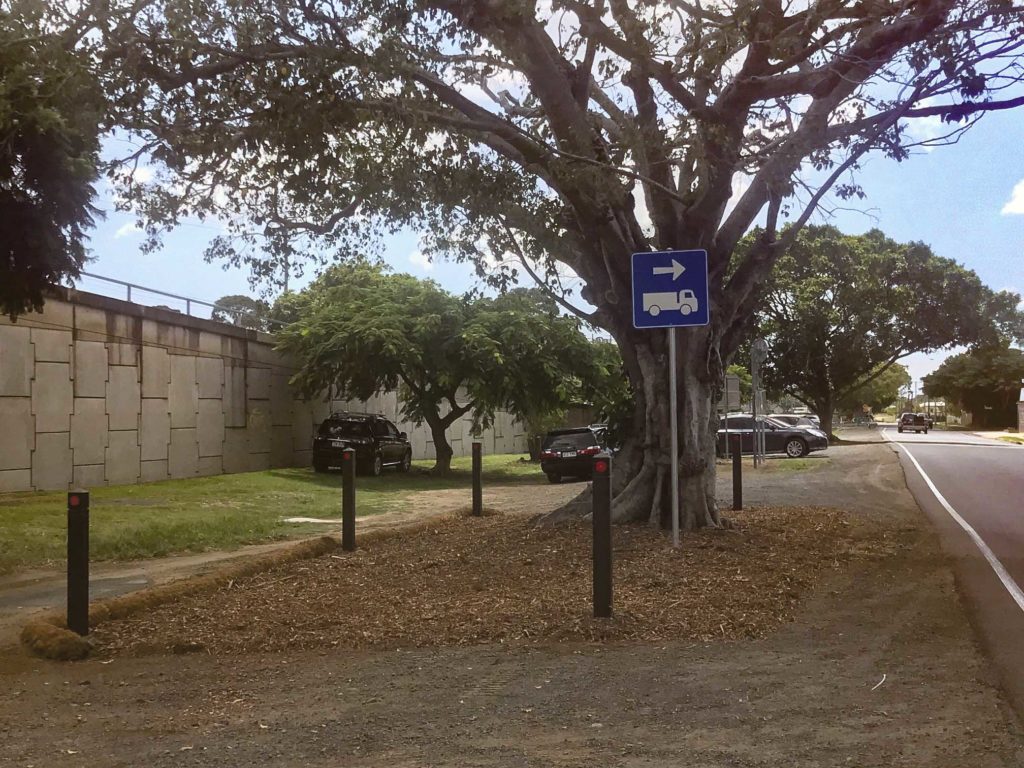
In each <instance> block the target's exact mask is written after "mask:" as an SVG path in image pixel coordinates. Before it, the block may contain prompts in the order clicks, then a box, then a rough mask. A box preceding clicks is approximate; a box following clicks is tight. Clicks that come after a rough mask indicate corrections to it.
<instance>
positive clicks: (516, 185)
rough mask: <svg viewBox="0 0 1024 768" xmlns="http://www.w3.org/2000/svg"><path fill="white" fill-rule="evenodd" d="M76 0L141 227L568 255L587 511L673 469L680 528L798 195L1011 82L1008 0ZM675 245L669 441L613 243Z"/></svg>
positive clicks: (223, 243)
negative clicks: (690, 315)
mask: <svg viewBox="0 0 1024 768" xmlns="http://www.w3.org/2000/svg"><path fill="white" fill-rule="evenodd" d="M104 7H105V9H106V10H105V13H106V14H107V15H106V17H105V18H106V21H105V23H104V43H105V47H106V52H105V55H104V59H103V62H104V65H105V67H104V71H105V73H106V75H105V82H106V86H107V88H108V90H109V93H110V95H111V98H112V104H113V106H112V115H113V116H114V118H115V119H116V120H117V121H118V122H119V124H120V125H122V126H123V127H125V128H126V129H127V130H129V131H131V132H132V133H133V135H137V136H138V137H139V139H140V141H141V144H142V149H141V150H140V151H141V152H142V153H144V154H145V155H146V156H147V157H148V158H149V160H150V161H151V162H153V163H154V164H155V165H156V166H157V169H158V171H159V172H158V174H157V176H156V177H155V179H154V181H153V183H152V184H149V185H139V184H137V183H135V180H134V179H133V178H132V177H131V175H130V174H125V175H124V177H123V181H124V194H126V195H127V196H128V197H129V198H131V199H134V200H135V201H136V203H137V205H138V206H139V208H140V209H141V210H142V211H143V212H144V214H145V215H146V217H147V219H148V220H149V222H150V225H151V227H153V228H154V230H159V229H160V228H161V227H165V226H172V225H173V224H174V223H175V222H176V221H178V220H179V219H180V218H181V217H183V216H191V215H201V216H204V215H215V216H220V217H222V218H224V219H225V220H226V221H228V222H229V227H230V228H231V232H230V234H229V236H227V237H225V238H223V239H221V240H220V241H218V243H216V244H215V248H214V252H215V253H217V254H219V255H222V256H225V257H227V258H229V259H232V260H236V261H242V262H250V263H252V264H253V265H254V266H256V267H257V268H258V267H259V265H261V264H265V263H266V261H267V258H265V257H264V256H262V255H261V252H260V250H259V249H258V248H255V247H254V246H256V245H258V244H261V243H262V244H264V245H266V246H267V247H268V248H269V249H270V250H269V253H270V255H271V257H273V258H274V259H279V258H281V257H285V258H287V259H288V260H289V263H291V260H292V257H293V256H294V255H295V254H296V253H297V252H299V251H301V250H303V249H304V243H310V242H315V247H314V248H312V250H314V251H316V252H317V253H318V254H320V255H341V256H345V255H352V254H359V253H365V252H366V249H367V248H369V247H371V246H372V235H373V234H374V233H377V234H378V235H380V234H384V233H388V232H391V231H394V229H395V228H397V227H401V226H408V227H412V228H414V229H416V230H418V231H419V232H420V233H421V238H422V241H423V243H422V244H423V248H425V249H426V250H428V251H430V252H434V253H443V254H450V255H454V256H455V257H456V258H464V259H470V260H472V261H473V262H474V263H475V264H476V265H477V268H478V269H479V271H480V273H481V274H482V275H483V276H485V277H486V278H487V279H489V280H490V281H492V282H493V283H494V284H495V285H498V286H507V285H509V284H510V281H512V280H513V279H514V278H515V277H517V276H518V275H520V274H522V273H524V272H525V273H527V274H530V275H531V276H535V277H536V279H537V280H538V281H540V282H542V283H544V284H546V285H547V286H548V288H549V289H550V290H551V291H552V292H553V293H554V294H555V295H557V296H558V298H559V300H563V301H566V302H567V305H568V301H567V297H568V294H567V291H566V290H564V287H563V278H564V277H566V276H568V277H574V276H575V277H578V278H579V279H580V280H581V281H582V283H583V288H582V289H581V295H582V296H583V298H585V299H586V300H588V301H589V302H590V303H591V304H592V305H593V306H594V307H595V308H596V309H595V310H594V311H593V312H587V313H585V314H586V316H587V319H588V320H589V321H590V322H592V323H593V324H595V325H597V326H599V327H601V328H603V329H605V330H606V331H607V332H608V333H609V334H610V335H611V336H612V338H613V339H614V340H615V341H616V343H617V344H618V346H619V348H620V350H621V352H622V356H623V364H624V367H625V370H626V372H627V375H628V377H629V382H630V385H631V387H632V390H633V392H634V395H635V398H634V409H633V414H632V416H631V419H630V424H629V432H630V436H629V438H628V439H627V440H626V442H625V443H624V445H623V448H622V450H621V451H620V452H619V454H618V455H617V456H616V463H615V469H614V477H613V481H614V485H615V491H616V494H615V506H614V511H613V514H614V515H615V517H616V519H626V518H639V519H647V518H648V517H649V516H650V513H651V505H652V503H656V502H655V500H657V499H666V500H667V499H668V498H669V496H670V494H668V493H662V492H661V491H662V486H663V485H664V484H665V483H666V482H673V483H678V485H679V487H680V497H681V498H682V500H683V506H684V509H685V517H684V520H683V526H684V527H692V526H697V525H717V524H718V522H719V521H718V513H717V506H716V501H715V481H714V471H715V469H714V456H715V449H714V446H715V434H714V422H715V419H714V403H715V401H716V400H717V390H718V389H719V388H720V386H721V381H722V375H723V371H724V368H725V366H726V365H727V364H728V362H729V361H730V358H731V357H732V355H733V354H734V353H735V351H736V349H737V347H738V345H739V344H740V342H741V340H742V339H743V338H744V337H745V336H746V334H747V331H748V330H749V327H750V323H751V318H752V314H753V311H754V308H755V307H756V306H757V303H758V301H759V295H760V289H761V286H762V284H763V282H764V280H765V279H766V277H767V276H768V275H769V273H770V272H771V270H772V267H773V265H774V263H775V261H776V259H777V258H778V257H779V255H780V254H781V253H783V252H784V251H785V250H786V248H787V247H788V246H789V245H790V244H791V242H792V241H793V240H794V239H795V237H796V235H797V234H798V233H799V231H800V227H801V226H802V225H803V224H804V223H806V222H807V220H808V218H809V217H810V216H811V215H812V213H813V211H814V210H815V209H816V207H817V206H818V204H819V203H821V202H822V201H823V200H826V199H829V198H828V196H829V195H830V194H831V193H835V194H836V195H838V196H839V197H850V196H856V195H859V194H861V193H862V190H860V188H859V187H858V186H857V183H856V181H855V179H853V178H851V176H850V173H851V172H852V171H854V170H856V168H857V167H858V164H859V163H860V162H861V160H862V159H863V158H864V157H865V156H866V155H867V154H869V153H884V154H886V155H888V156H890V157H894V158H896V159H903V158H905V157H906V156H907V154H908V152H909V151H911V149H912V148H913V147H914V146H915V145H917V144H919V143H920V142H918V141H917V140H916V139H915V138H914V137H913V134H912V133H911V132H909V131H908V130H907V128H908V124H909V121H912V120H915V119H918V118H934V117H938V118H940V119H941V120H942V121H943V124H944V125H945V126H946V132H945V133H944V134H942V135H940V136H938V137H936V138H934V139H930V140H928V143H931V144H942V143H945V142H949V141H953V140H955V139H956V137H957V136H958V135H959V134H960V133H961V132H962V131H963V130H965V129H967V128H968V127H969V126H970V125H971V124H972V122H973V121H974V120H975V119H976V117H977V116H978V115H981V114H983V113H984V112H987V111H991V110H997V109H1006V108H1010V107H1014V106H1017V105H1019V104H1021V103H1024V98H1022V97H1020V96H1019V95H1018V93H1017V91H1015V90H1014V85H1015V83H1016V81H1017V80H1018V79H1019V77H1020V75H1019V58H1018V57H1019V55H1020V52H1021V50H1022V48H1024V34H1022V32H1024V29H1022V22H1024V9H1022V8H1021V7H1020V6H1019V5H1017V4H1014V3H1013V2H1011V0H967V1H964V0H934V1H933V2H927V3H924V2H921V3H908V2H894V1H888V0H886V1H883V2H870V3H865V2H860V1H859V0H858V1H857V2H853V1H852V0H829V2H818V3H810V4H804V3H792V4H784V3H782V2H778V1H777V0H775V1H773V2H753V1H751V0H739V1H738V2H733V3H728V4H715V5H714V6H707V7H706V6H705V5H703V4H698V3H690V2H682V1H681V0H665V1H664V2H633V3H630V2H628V1H627V0H621V1H620V0H612V1H611V2H607V3H606V2H604V0H558V2H555V3H537V2H531V1H528V0H509V2H493V0H426V1H424V0H389V2H387V3H381V2H379V1H377V0H374V1H372V2H371V1H370V0H330V1H328V0H310V1H309V2H299V1H298V0H292V1H289V0H251V1H250V2H246V3H238V2H233V1H232V0H210V2H203V3H194V2H187V1H186V0H148V1H147V0H142V2H138V1H137V0H111V2H110V3H108V4H106V5H105V6H104ZM787 218H789V219H790V220H791V221H792V222H793V223H794V226H792V227H790V228H789V229H788V230H786V231H785V232H782V231H781V230H780V226H781V223H782V222H784V221H785V220H786V219H787ZM755 221H763V222H764V224H765V227H764V229H763V231H762V234H761V236H760V237H759V238H758V239H757V240H756V242H754V243H752V244H751V246H750V247H749V248H746V249H744V250H743V251H742V253H736V252H735V251H736V245H737V243H738V242H739V241H740V239H741V238H742V237H743V236H744V233H745V232H747V230H748V229H749V228H750V227H751V226H752V224H753V223H754V222H755ZM680 247H683V248H705V249H707V251H708V263H709V265H710V272H711V274H710V291H711V304H712V313H711V315H712V319H711V323H710V324H709V325H708V326H706V327H701V328H693V329H688V330H686V331H684V332H682V333H681V334H679V355H678V357H677V361H678V363H677V365H678V369H679V370H678V373H679V380H680V383H681V385H682V389H683V391H684V392H685V393H686V395H685V397H684V398H683V401H682V402H681V404H680V409H679V415H678V418H679V428H680V429H679V434H680V440H681V446H682V449H681V452H680V454H679V456H678V457H677V456H672V455H670V453H671V451H670V448H669V439H668V433H669V430H668V428H667V426H668V419H669V407H668V402H667V397H666V392H667V386H666V382H667V378H668V372H667V371H666V370H665V365H664V359H665V353H666V340H665V335H664V334H660V333H657V334H654V333H650V332H646V331H640V330H637V329H636V328H634V327H633V325H632V320H631V316H630V307H629V300H628V297H629V295H630V293H629V264H630V261H629V256H630V254H631V253H633V252H637V251H647V250H652V249H670V248H680ZM306 250H309V249H306ZM269 271H270V272H274V273H277V272H279V271H280V270H279V269H277V268H275V269H273V270H269ZM577 309H578V308H577ZM666 503H667V502H666Z"/></svg>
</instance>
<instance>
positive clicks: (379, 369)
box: [278, 262, 593, 454]
mask: <svg viewBox="0 0 1024 768" xmlns="http://www.w3.org/2000/svg"><path fill="white" fill-rule="evenodd" d="M279 312H280V316H282V317H289V318H291V319H292V320H293V321H292V322H291V323H290V324H289V325H288V326H286V327H285V328H283V329H282V330H281V331H279V332H278V338H279V339H280V349H282V350H283V351H285V352H286V353H289V354H291V355H293V356H294V357H295V358H296V360H297V361H298V362H299V365H300V367H299V370H298V372H297V373H296V374H295V377H294V379H293V383H295V384H297V385H298V386H299V388H300V389H301V390H302V391H303V392H304V393H305V394H306V395H307V396H310V397H314V396H321V395H323V394H324V393H327V394H329V395H330V396H331V397H334V398H338V399H358V400H365V399H367V398H369V397H370V396H371V395H373V394H374V393H376V392H379V391H382V390H388V389H399V390H400V392H401V396H402V401H403V404H404V405H403V407H404V412H403V416H404V417H405V418H407V419H409V420H411V421H413V422H414V423H417V424H420V423H423V422H426V423H427V424H428V425H430V427H431V430H432V431H433V432H434V440H435V445H436V446H438V451H439V454H440V453H443V449H444V447H446V446H447V443H446V442H443V443H439V442H438V440H439V434H440V433H443V430H444V429H445V428H447V427H448V426H449V425H451V424H452V423H454V422H455V420H457V419H459V418H462V417H463V416H465V415H467V414H468V415H469V416H470V417H471V418H472V419H473V422H474V424H475V426H476V428H478V429H480V428H484V427H486V426H488V425H489V424H490V423H491V422H492V420H493V417H494V412H495V411H496V410H497V409H499V408H500V409H505V410H508V411H510V412H511V413H512V414H514V415H515V416H517V417H519V418H520V419H522V420H523V421H526V422H530V421H531V420H532V421H536V420H538V419H542V418H543V417H544V416H545V415H547V414H549V413H553V412H556V411H560V410H563V409H564V408H566V407H567V406H568V405H569V404H570V403H571V402H572V401H573V400H574V399H576V398H577V397H578V393H579V391H580V387H581V382H582V381H584V380H588V379H589V378H591V377H592V376H593V373H592V370H593V363H592V349H591V345H590V343H589V342H588V340H587V339H586V337H585V336H583V334H582V333H581V332H580V329H579V323H578V321H576V320H575V319H571V318H568V317H563V316H560V315H559V314H558V312H557V307H556V305H555V304H554V302H552V301H551V300H550V299H548V298H547V297H546V296H545V295H544V294H543V292H541V291H539V290H523V289H519V290H514V291H510V292H509V293H507V294H504V295H502V296H499V297H497V298H473V297H470V296H453V295H452V294H450V293H448V292H447V291H445V290H443V289H442V288H441V287H440V286H438V285H437V284H436V283H434V282H433V281H430V280H419V279H417V278H415V277H412V276H410V275H392V274H385V273H383V272H382V271H381V270H380V269H379V268H378V267H375V266H372V265H369V264H367V263H365V262H364V263H355V264H347V265H339V266H336V267H332V268H331V269H329V270H327V271H326V272H325V273H324V274H323V276H322V277H320V278H319V279H317V280H316V281H315V282H314V283H313V284H312V285H311V286H310V287H309V288H308V289H307V290H305V291H303V292H302V293H300V294H296V295H294V296H288V297H286V298H285V300H284V301H283V302H282V306H281V307H280V310H279ZM441 436H442V437H443V435H441Z"/></svg>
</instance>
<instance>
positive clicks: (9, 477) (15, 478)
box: [0, 469, 32, 493]
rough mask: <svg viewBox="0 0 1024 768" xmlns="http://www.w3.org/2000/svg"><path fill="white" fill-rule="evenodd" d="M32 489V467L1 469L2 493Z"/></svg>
mask: <svg viewBox="0 0 1024 768" xmlns="http://www.w3.org/2000/svg"><path fill="white" fill-rule="evenodd" d="M31 489H32V470H31V469H4V470H0V493H8V492H10V491H27V490H31Z"/></svg>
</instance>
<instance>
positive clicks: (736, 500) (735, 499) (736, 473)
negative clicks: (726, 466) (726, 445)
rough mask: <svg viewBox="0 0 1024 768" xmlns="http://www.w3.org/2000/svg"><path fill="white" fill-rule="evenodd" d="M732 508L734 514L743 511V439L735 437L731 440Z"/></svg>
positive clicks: (738, 436)
mask: <svg viewBox="0 0 1024 768" xmlns="http://www.w3.org/2000/svg"><path fill="white" fill-rule="evenodd" d="M729 442H730V443H732V508H733V511H734V512H738V511H739V510H741V509H743V438H742V437H741V436H740V435H736V436H735V437H734V438H733V439H732V440H730V441H729Z"/></svg>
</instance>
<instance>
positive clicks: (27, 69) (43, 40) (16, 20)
mask: <svg viewBox="0 0 1024 768" xmlns="http://www.w3.org/2000/svg"><path fill="white" fill-rule="evenodd" d="M5 6H6V7H3V8H0V312H3V313H4V314H7V315H10V316H11V317H12V318H13V317H15V316H17V315H18V314H20V313H22V312H27V311H29V310H30V309H40V308H42V304H43V290H44V289H45V288H46V287H47V286H49V285H52V284H54V283H58V282H62V281H63V280H64V279H65V278H66V277H68V276H77V275H78V273H79V270H80V268H81V267H82V265H83V264H84V262H85V258H86V249H85V231H86V230H87V229H88V228H89V226H90V225H91V224H92V222H93V216H94V215H95V213H96V212H95V209H93V207H92V205H91V200H92V198H93V194H94V189H93V184H94V182H95V181H96V178H97V173H98V172H97V163H98V156H99V140H98V138H97V137H98V134H99V130H100V120H101V117H102V113H103V108H104V100H103V97H102V95H101V93H100V91H99V89H98V86H97V83H96V81H95V80H94V78H93V77H92V75H91V74H90V72H89V69H88V67H87V65H86V62H85V60H84V57H83V56H82V55H80V54H78V53H74V52H71V51H70V50H69V49H70V48H71V47H72V46H71V45H69V43H72V42H73V40H70V39H69V38H68V34H70V30H65V34H62V28H61V24H60V20H59V19H57V20H55V19H53V18H50V17H49V16H48V14H47V9H46V7H45V6H44V5H43V4H42V3H39V2H32V1H31V0H29V1H27V2H26V1H19V2H13V3H9V4H5Z"/></svg>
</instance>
